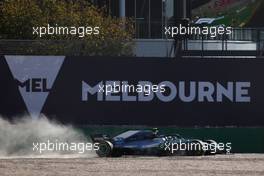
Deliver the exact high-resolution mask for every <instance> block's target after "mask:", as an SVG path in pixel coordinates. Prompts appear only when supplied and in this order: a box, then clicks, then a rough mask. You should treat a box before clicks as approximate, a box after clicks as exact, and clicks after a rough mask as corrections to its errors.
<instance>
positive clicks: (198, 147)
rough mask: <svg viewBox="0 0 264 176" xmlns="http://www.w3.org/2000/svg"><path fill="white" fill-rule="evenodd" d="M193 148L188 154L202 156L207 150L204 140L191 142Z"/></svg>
mask: <svg viewBox="0 0 264 176" xmlns="http://www.w3.org/2000/svg"><path fill="white" fill-rule="evenodd" d="M191 146H192V147H191V149H190V150H188V152H187V155H190V156H202V155H204V154H205V152H206V151H204V150H203V141H200V140H193V141H192V142H191Z"/></svg>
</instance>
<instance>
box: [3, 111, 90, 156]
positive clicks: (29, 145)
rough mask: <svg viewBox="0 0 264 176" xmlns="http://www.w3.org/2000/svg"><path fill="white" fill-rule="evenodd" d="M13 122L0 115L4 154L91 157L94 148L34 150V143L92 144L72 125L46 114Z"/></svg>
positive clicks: (25, 117)
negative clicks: (40, 151)
mask: <svg viewBox="0 0 264 176" xmlns="http://www.w3.org/2000/svg"><path fill="white" fill-rule="evenodd" d="M16 119H17V120H14V121H12V122H9V121H7V120H4V119H3V118H1V117H0V157H55V158H57V157H91V156H93V155H94V154H93V152H92V151H85V152H84V153H82V154H80V153H78V152H76V151H45V152H42V153H39V152H37V151H34V150H33V143H41V142H47V141H50V142H58V141H59V142H67V143H89V140H88V139H87V137H85V135H84V134H83V133H81V132H80V131H78V130H77V129H75V128H74V127H72V126H70V125H62V124H59V123H57V122H53V121H50V120H48V119H47V118H46V117H45V116H43V115H42V116H41V117H40V118H39V119H37V120H34V119H32V118H31V117H27V116H24V117H22V118H21V117H20V118H16Z"/></svg>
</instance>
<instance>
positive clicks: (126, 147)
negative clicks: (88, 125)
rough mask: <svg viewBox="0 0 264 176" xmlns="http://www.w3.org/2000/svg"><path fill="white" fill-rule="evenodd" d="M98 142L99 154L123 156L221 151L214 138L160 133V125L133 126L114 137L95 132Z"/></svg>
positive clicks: (96, 141) (93, 138) (191, 154)
mask: <svg viewBox="0 0 264 176" xmlns="http://www.w3.org/2000/svg"><path fill="white" fill-rule="evenodd" d="M91 139H92V141H93V143H97V144H98V148H99V149H98V150H96V153H97V155H98V156H99V157H120V156H122V155H148V156H174V155H189V156H200V155H212V154H217V153H220V152H221V151H220V150H219V149H218V145H217V143H216V142H215V141H214V140H204V141H202V140H199V139H185V138H183V137H181V136H180V135H178V134H176V135H160V134H158V129H153V130H129V131H126V132H124V133H121V134H119V135H117V136H115V137H113V138H110V137H109V136H107V135H102V134H96V135H92V136H91Z"/></svg>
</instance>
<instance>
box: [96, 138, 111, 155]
mask: <svg viewBox="0 0 264 176" xmlns="http://www.w3.org/2000/svg"><path fill="white" fill-rule="evenodd" d="M98 147H99V149H98V150H97V151H96V154H97V155H98V156H99V157H110V156H111V155H112V153H113V144H112V143H111V142H109V141H102V142H100V143H99V145H98Z"/></svg>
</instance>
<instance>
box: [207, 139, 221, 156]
mask: <svg viewBox="0 0 264 176" xmlns="http://www.w3.org/2000/svg"><path fill="white" fill-rule="evenodd" d="M204 142H206V143H207V144H208V145H209V146H210V147H209V150H207V151H206V152H205V155H215V154H217V153H218V150H217V142H216V141H214V140H211V139H209V140H205V141H204ZM212 147H213V148H212Z"/></svg>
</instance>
